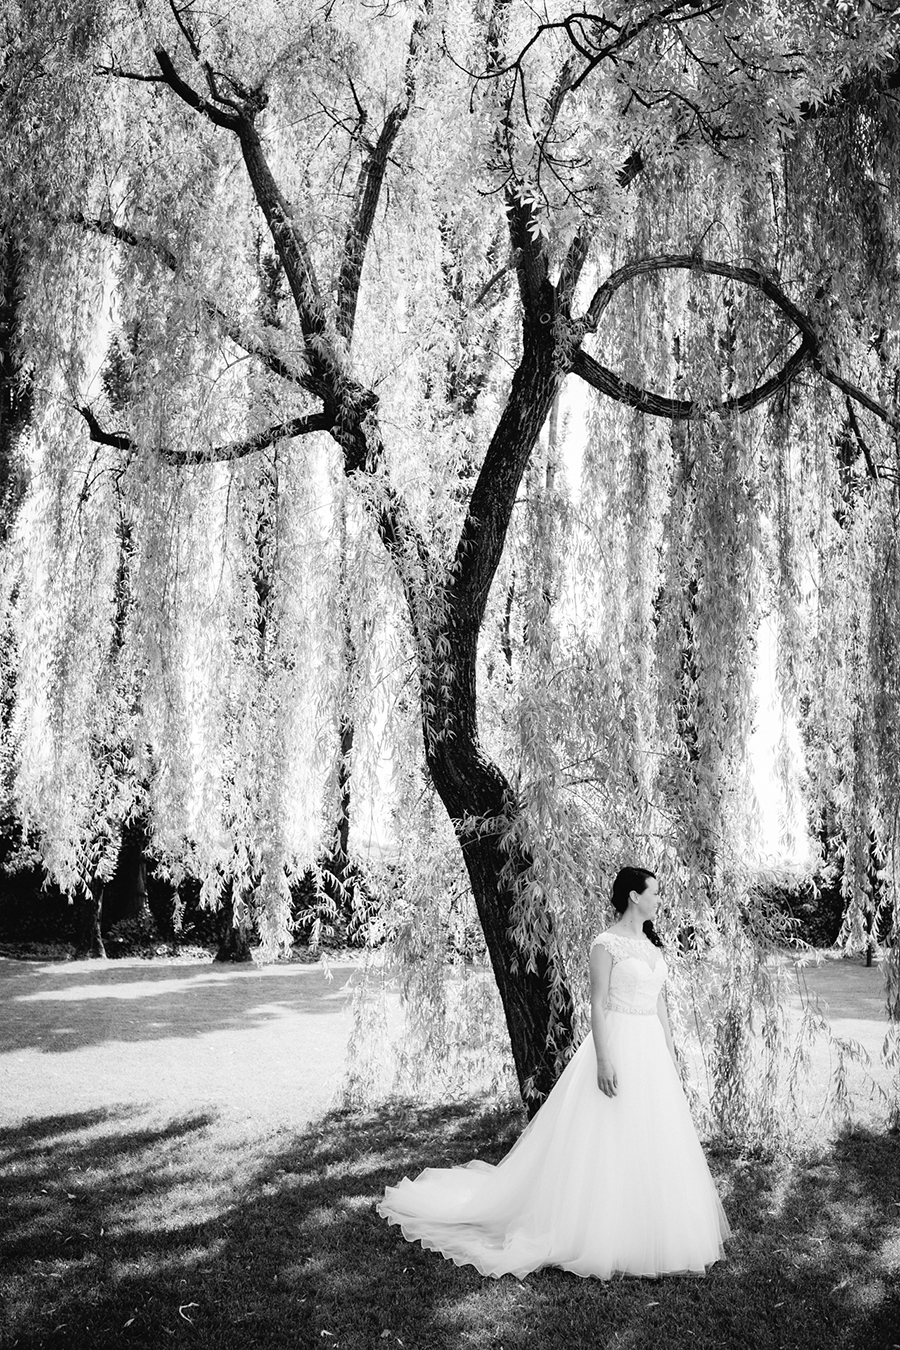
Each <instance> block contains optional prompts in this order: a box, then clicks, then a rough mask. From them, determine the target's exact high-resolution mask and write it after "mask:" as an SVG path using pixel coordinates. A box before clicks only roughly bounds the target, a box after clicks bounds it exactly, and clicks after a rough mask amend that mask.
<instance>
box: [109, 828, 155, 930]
mask: <svg viewBox="0 0 900 1350" xmlns="http://www.w3.org/2000/svg"><path fill="white" fill-rule="evenodd" d="M146 848H147V831H146V825H145V822H144V821H142V820H138V821H136V822H134V823H129V824H127V825H125V826H124V827H123V829H122V842H121V844H120V846H119V857H118V860H117V862H116V874H115V891H116V900H117V902H118V903H117V904H116V919H141V920H145V921H147V922H148V923H152V921H153V916H152V915H151V913H150V905H149V902H148V900H147V860H146ZM108 911H109V905H107V917H109V915H108Z"/></svg>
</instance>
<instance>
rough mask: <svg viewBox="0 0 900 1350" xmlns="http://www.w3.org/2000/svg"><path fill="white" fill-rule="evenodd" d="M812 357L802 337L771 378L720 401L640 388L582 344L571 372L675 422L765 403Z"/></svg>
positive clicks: (620, 400)
mask: <svg viewBox="0 0 900 1350" xmlns="http://www.w3.org/2000/svg"><path fill="white" fill-rule="evenodd" d="M813 361H814V349H813V348H812V346H811V345H810V344H809V343H808V342H807V341H806V339H805V338H804V339H803V341H802V342H801V343H800V345H799V347H798V348H797V350H796V351H795V352H794V354H793V355H792V356H791V357H790V358H789V360H788V361H786V362H785V364H784V365H783V366H782V368H781V370H779V371H778V373H777V374H776V375H773V376H772V377H771V379H768V380H766V381H765V382H764V383H763V384H760V385H757V386H756V388H755V389H751V390H750V391H749V392H748V393H746V394H738V395H736V396H735V397H733V398H727V399H723V400H722V401H721V402H720V403H700V402H698V401H697V400H695V399H681V398H668V397H667V396H666V395H664V394H654V393H653V392H652V390H649V389H639V388H638V387H637V385H634V384H631V383H629V381H628V380H623V379H622V378H621V377H620V376H619V375H614V374H613V372H612V371H611V370H607V369H606V367H605V366H601V365H600V363H599V361H595V360H594V358H593V357H592V356H589V355H588V353H587V352H586V351H584V350H583V349H581V348H579V349H578V351H577V352H576V353H575V356H574V358H573V361H572V373H573V374H574V375H579V376H580V377H581V378H582V379H583V380H585V381H586V382H587V383H588V384H589V385H591V386H592V387H593V388H594V389H598V390H599V391H600V393H601V394H607V395H608V396H609V397H610V398H614V399H616V400H617V401H618V402H619V403H627V404H628V405H629V406H630V407H632V408H638V409H640V411H641V412H645V413H650V414H651V415H652V416H654V417H668V418H671V419H672V420H673V421H676V422H678V421H687V420H689V419H690V418H694V417H702V416H704V415H705V414H706V413H709V412H725V413H735V412H748V411H749V410H750V409H751V408H755V407H757V405H758V404H760V403H765V401H766V399H769V398H771V397H772V395H773V394H775V393H777V391H778V390H779V389H783V388H784V387H785V386H786V385H788V384H790V382H791V380H792V379H794V377H795V376H796V375H797V374H798V373H799V372H800V371H801V370H802V369H803V367H804V366H807V365H810V364H812V363H813Z"/></svg>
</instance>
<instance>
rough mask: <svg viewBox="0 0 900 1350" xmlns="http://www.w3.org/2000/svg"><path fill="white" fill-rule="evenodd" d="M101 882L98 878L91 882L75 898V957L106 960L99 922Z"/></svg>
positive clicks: (100, 915) (101, 906) (101, 899)
mask: <svg viewBox="0 0 900 1350" xmlns="http://www.w3.org/2000/svg"><path fill="white" fill-rule="evenodd" d="M103 890H104V886H103V882H102V881H100V880H99V878H98V877H94V878H93V879H92V880H91V884H90V886H89V887H88V889H87V890H83V891H80V892H79V893H78V895H77V896H76V898H75V956H76V957H77V958H82V957H95V958H98V959H100V960H106V948H105V947H104V945H103V934H102V933H101V931H100V922H101V918H102V915H103Z"/></svg>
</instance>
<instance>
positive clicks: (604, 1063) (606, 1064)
mask: <svg viewBox="0 0 900 1350" xmlns="http://www.w3.org/2000/svg"><path fill="white" fill-rule="evenodd" d="M597 1086H598V1088H599V1089H600V1091H601V1092H605V1093H606V1095H607V1097H614V1096H615V1095H616V1089H617V1088H618V1086H619V1085H618V1082H617V1080H616V1071H615V1069H614V1068H613V1066H612V1061H611V1060H609V1059H607V1058H606V1057H605V1056H604V1057H603V1058H602V1059H598V1060H597Z"/></svg>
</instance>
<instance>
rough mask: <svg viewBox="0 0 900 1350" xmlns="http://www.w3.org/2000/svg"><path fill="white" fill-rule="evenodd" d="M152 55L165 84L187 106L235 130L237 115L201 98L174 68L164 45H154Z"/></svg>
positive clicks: (218, 124)
mask: <svg viewBox="0 0 900 1350" xmlns="http://www.w3.org/2000/svg"><path fill="white" fill-rule="evenodd" d="M153 55H154V56H155V57H156V61H157V64H158V66H159V68H160V70H161V71H162V77H163V79H164V80H165V82H166V84H167V85H168V86H169V88H170V89H172V90H173V91H174V92H175V93H176V94H177V95H178V97H179V98H180V99H182V100H183V101H184V102H185V103H186V104H187V105H188V107H189V108H193V109H194V111H195V112H198V113H202V115H203V116H204V117H205V118H206V119H207V120H208V121H210V122H212V123H213V124H214V125H215V126H217V127H225V128H226V129H227V130H228V131H237V128H238V122H239V116H238V114H237V113H235V112H223V111H222V109H221V108H217V107H216V105H215V103H211V102H210V101H209V99H208V98H201V97H200V95H199V94H198V93H197V91H196V89H194V88H193V87H192V86H191V85H189V84H188V83H187V81H185V80H183V79H182V78H181V76H180V75H179V74H178V71H177V70H176V69H175V65H174V62H173V61H172V58H171V56H170V55H169V53H168V52H167V51H166V49H165V47H155V48H154V49H153Z"/></svg>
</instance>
